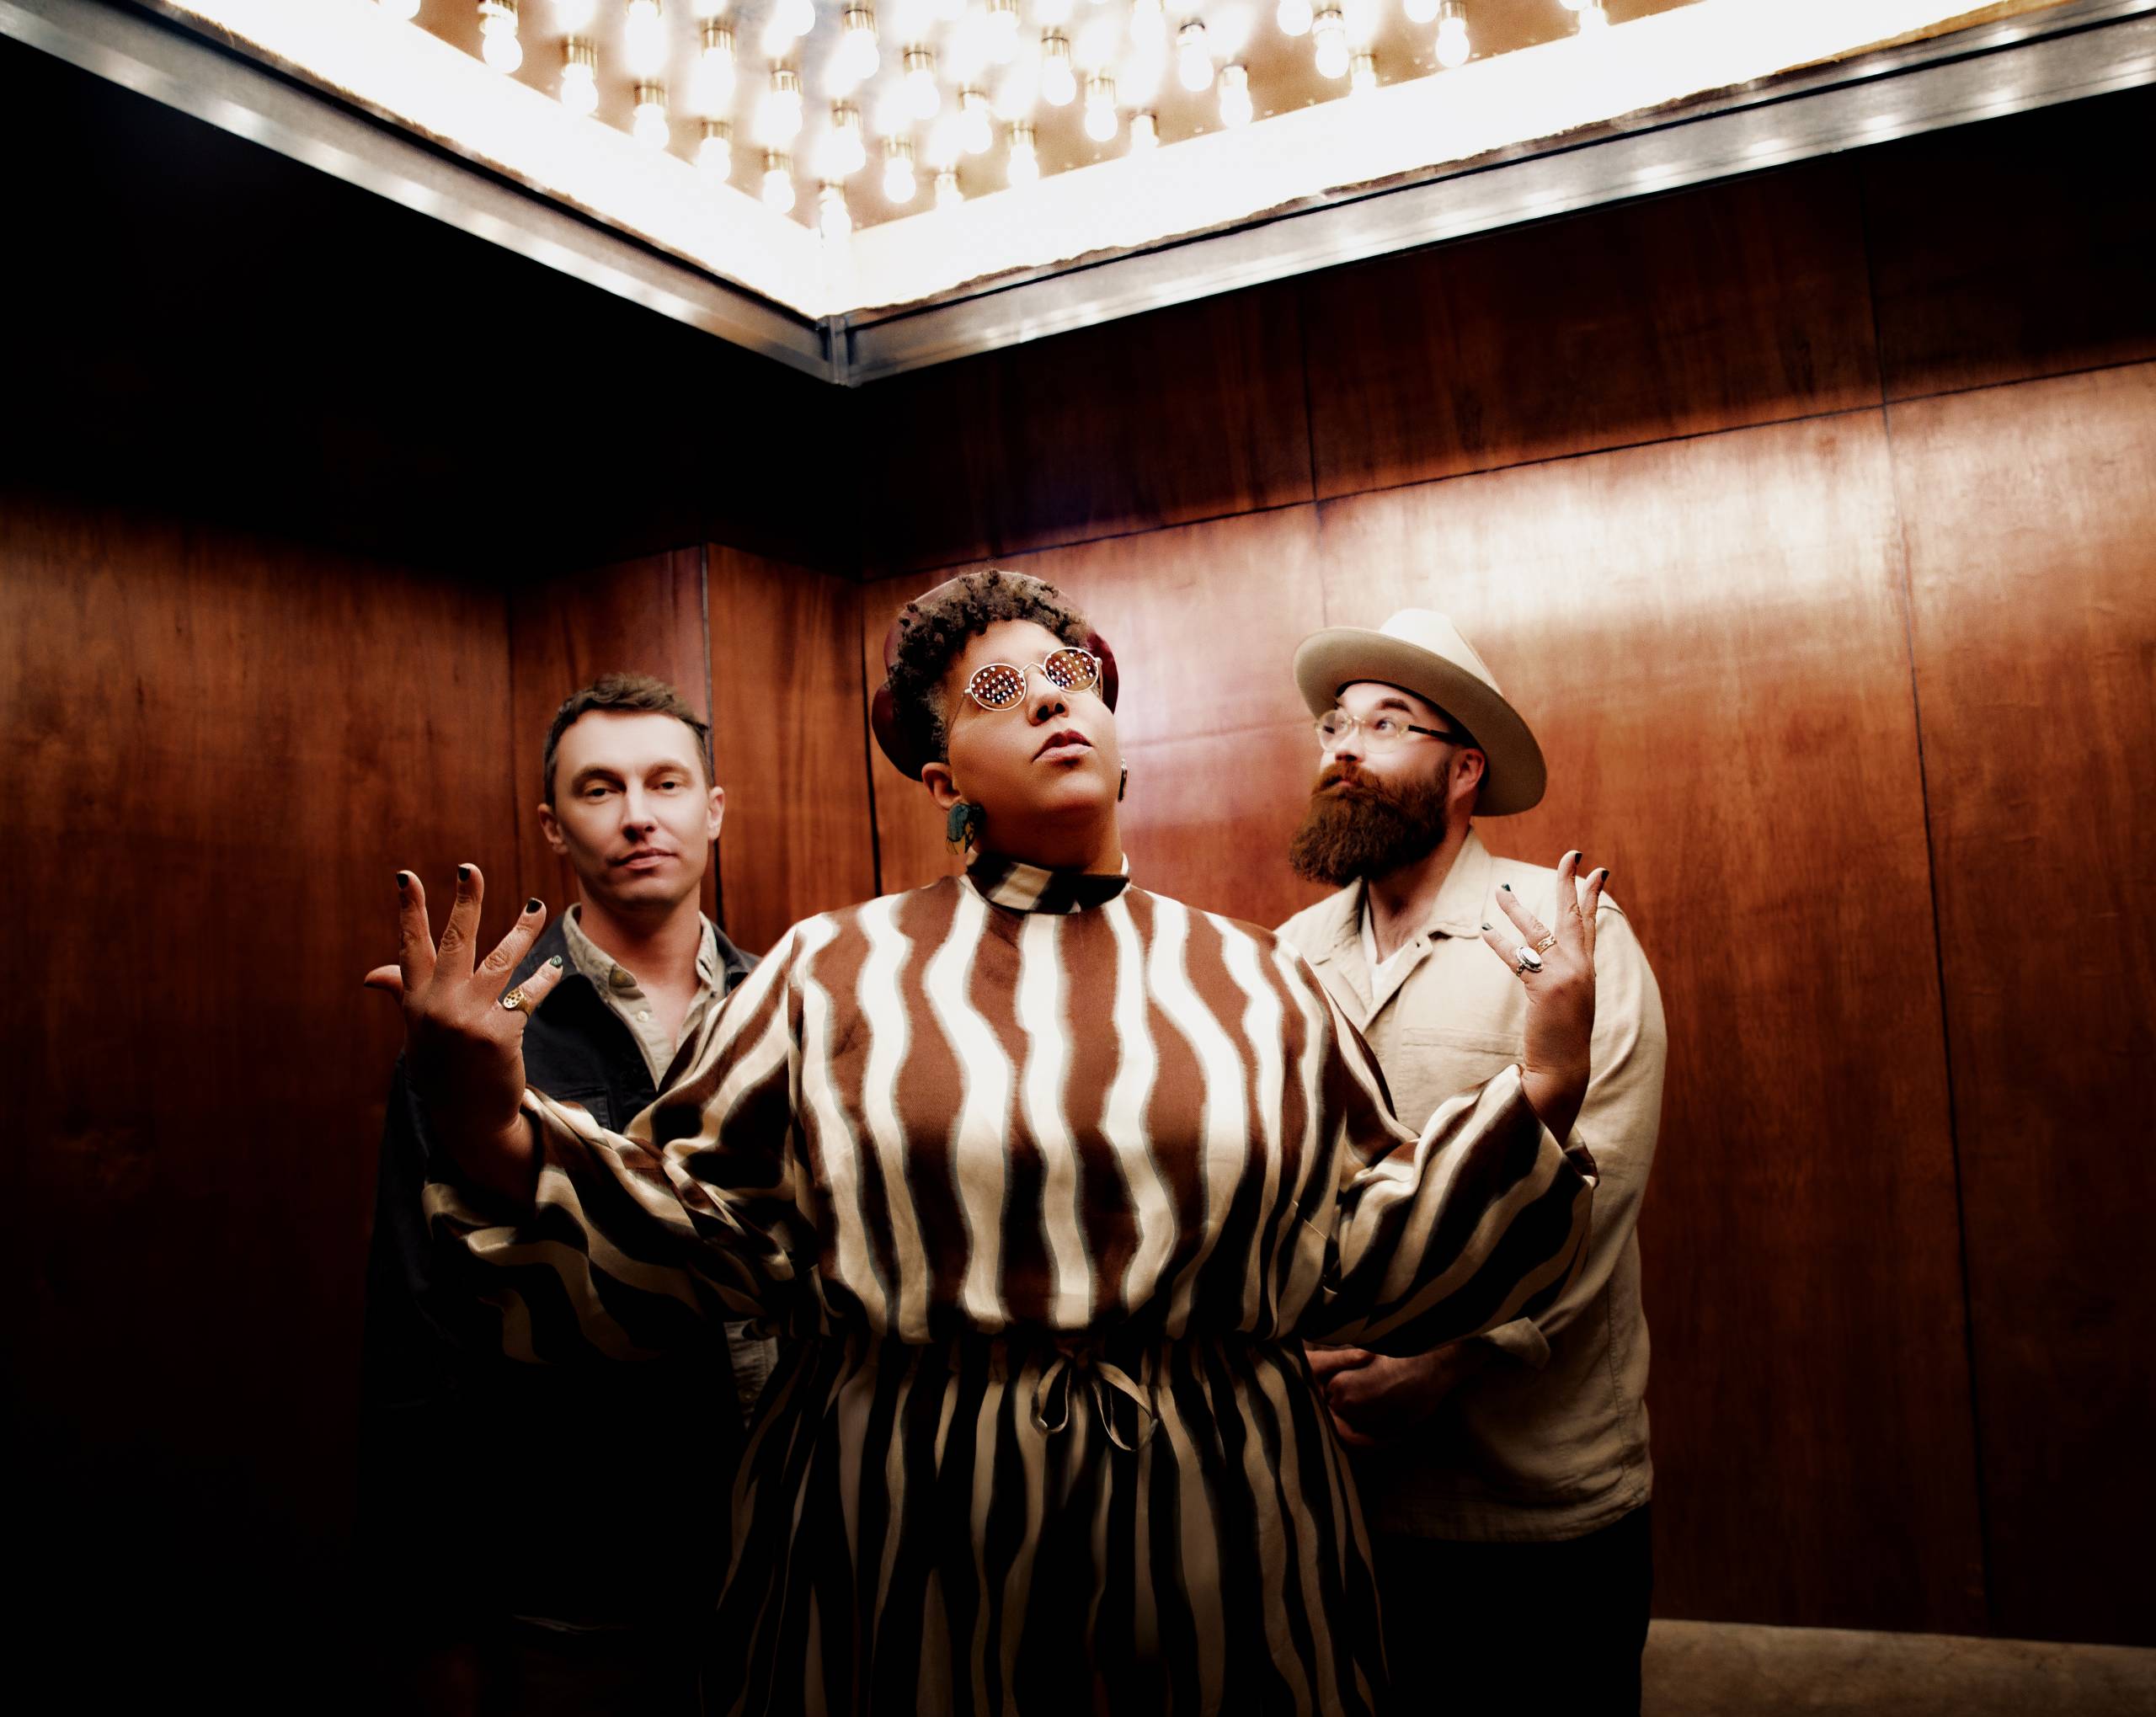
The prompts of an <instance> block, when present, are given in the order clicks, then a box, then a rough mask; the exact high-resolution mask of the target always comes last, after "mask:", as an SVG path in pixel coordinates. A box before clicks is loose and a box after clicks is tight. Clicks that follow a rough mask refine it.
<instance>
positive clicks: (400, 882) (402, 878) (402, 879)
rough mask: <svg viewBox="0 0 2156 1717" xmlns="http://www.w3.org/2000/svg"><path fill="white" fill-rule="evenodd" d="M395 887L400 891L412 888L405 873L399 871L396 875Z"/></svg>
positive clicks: (409, 879) (410, 881)
mask: <svg viewBox="0 0 2156 1717" xmlns="http://www.w3.org/2000/svg"><path fill="white" fill-rule="evenodd" d="M397 886H398V888H399V889H400V890H401V889H404V888H410V887H411V886H412V878H411V877H410V875H409V874H408V872H403V871H399V872H398V873H397Z"/></svg>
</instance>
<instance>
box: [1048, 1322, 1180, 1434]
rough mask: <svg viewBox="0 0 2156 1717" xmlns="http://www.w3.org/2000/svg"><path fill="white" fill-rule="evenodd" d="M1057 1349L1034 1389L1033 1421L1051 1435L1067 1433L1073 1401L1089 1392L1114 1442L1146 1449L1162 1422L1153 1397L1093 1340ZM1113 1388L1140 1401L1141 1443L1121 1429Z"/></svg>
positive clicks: (1102, 1422)
mask: <svg viewBox="0 0 2156 1717" xmlns="http://www.w3.org/2000/svg"><path fill="white" fill-rule="evenodd" d="M1055 1350H1056V1351H1055V1357H1054V1358H1053V1359H1051V1360H1049V1362H1048V1363H1047V1364H1046V1365H1045V1366H1043V1368H1041V1380H1040V1382H1039V1383H1038V1384H1035V1385H1034V1387H1033V1423H1034V1424H1035V1425H1036V1426H1038V1427H1039V1428H1040V1429H1041V1430H1043V1431H1045V1432H1048V1433H1049V1436H1051V1437H1053V1436H1054V1435H1055V1433H1056V1432H1059V1431H1061V1430H1063V1429H1064V1428H1065V1426H1068V1425H1069V1424H1070V1397H1071V1395H1072V1394H1073V1393H1074V1392H1075V1390H1076V1389H1080V1388H1083V1389H1085V1391H1086V1394H1089V1395H1091V1397H1092V1401H1093V1409H1094V1410H1095V1411H1096V1412H1097V1413H1098V1414H1099V1415H1100V1418H1101V1428H1102V1430H1104V1431H1106V1432H1107V1434H1108V1441H1109V1442H1112V1443H1113V1444H1114V1445H1115V1446H1116V1447H1117V1448H1119V1449H1122V1450H1123V1451H1124V1452H1125V1453H1129V1454H1135V1453H1137V1452H1138V1451H1139V1449H1140V1448H1144V1447H1145V1439H1146V1438H1148V1437H1150V1436H1151V1435H1152V1434H1153V1427H1154V1425H1155V1422H1156V1421H1157V1419H1158V1415H1157V1413H1156V1411H1155V1408H1154V1405H1153V1398H1152V1395H1151V1394H1150V1392H1148V1391H1147V1390H1146V1389H1144V1388H1143V1387H1142V1386H1141V1385H1140V1384H1139V1383H1138V1381H1137V1380H1136V1379H1135V1378H1133V1377H1132V1376H1131V1375H1130V1373H1129V1372H1127V1371H1125V1370H1124V1369H1123V1368H1122V1367H1121V1366H1119V1365H1114V1364H1111V1363H1110V1362H1108V1361H1107V1360H1106V1359H1103V1358H1102V1357H1101V1352H1100V1349H1099V1347H1098V1346H1097V1345H1096V1344H1094V1343H1092V1342H1086V1341H1073V1342H1064V1341H1059V1342H1057V1343H1056V1344H1055ZM1111 1389H1115V1390H1119V1391H1121V1392H1122V1393H1123V1394H1125V1395H1128V1396H1129V1398H1130V1399H1131V1400H1133V1401H1134V1402H1135V1403H1137V1405H1138V1441H1137V1442H1129V1441H1128V1440H1126V1439H1125V1438H1124V1437H1123V1433H1122V1432H1120V1431H1118V1430H1117V1429H1116V1423H1115V1412H1114V1402H1113V1399H1112V1398H1111V1397H1110V1395H1109V1393H1108V1392H1109V1391H1110V1390H1111ZM1051 1414H1053V1415H1054V1418H1053V1420H1051V1418H1050V1415H1051Z"/></svg>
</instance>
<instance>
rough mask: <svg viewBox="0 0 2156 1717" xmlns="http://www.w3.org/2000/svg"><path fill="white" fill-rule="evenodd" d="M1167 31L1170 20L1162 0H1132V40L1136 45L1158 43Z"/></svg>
mask: <svg viewBox="0 0 2156 1717" xmlns="http://www.w3.org/2000/svg"><path fill="white" fill-rule="evenodd" d="M1167 33H1168V20H1167V17H1166V13H1163V12H1162V11H1161V0H1130V40H1131V41H1132V43H1133V44H1134V45H1137V46H1141V47H1142V46H1145V45H1147V44H1149V43H1158V42H1160V41H1162V40H1165V39H1166V35H1167Z"/></svg>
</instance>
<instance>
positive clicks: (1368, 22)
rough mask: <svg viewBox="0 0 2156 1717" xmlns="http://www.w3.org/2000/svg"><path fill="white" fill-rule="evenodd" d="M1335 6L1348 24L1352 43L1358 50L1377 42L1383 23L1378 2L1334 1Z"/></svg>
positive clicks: (1369, 0)
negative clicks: (1379, 29) (1379, 28)
mask: <svg viewBox="0 0 2156 1717" xmlns="http://www.w3.org/2000/svg"><path fill="white" fill-rule="evenodd" d="M1333 4H1334V5H1336V6H1337V7H1338V8H1340V15H1341V16H1342V18H1343V19H1346V20H1347V22H1348V40H1349V41H1350V42H1352V43H1353V44H1354V45H1356V46H1357V47H1358V48H1367V47H1368V46H1369V45H1370V44H1371V43H1372V42H1373V41H1374V40H1377V34H1378V25H1379V24H1380V23H1381V22H1382V21H1383V19H1382V16H1381V14H1380V12H1379V10H1378V0H1333Z"/></svg>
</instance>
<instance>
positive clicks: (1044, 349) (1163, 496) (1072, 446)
mask: <svg viewBox="0 0 2156 1717" xmlns="http://www.w3.org/2000/svg"><path fill="white" fill-rule="evenodd" d="M1002 358H1003V366H1004V367H1003V380H1002V425H1003V432H1002V435H1001V437H1000V448H1001V451H1000V454H999V457H998V461H997V463H996V465H995V472H996V478H995V481H996V485H997V499H996V508H997V510H998V513H999V515H1001V516H1000V521H999V526H998V536H997V539H996V542H995V550H996V552H998V553H1000V554H1006V555H1009V554H1016V553H1018V552H1022V551H1023V550H1026V549H1031V548H1040V547H1047V546H1048V545H1049V544H1052V543H1060V542H1075V541H1083V540H1086V539H1088V538H1091V537H1097V536H1116V535H1118V534H1120V533H1123V532H1128V531H1147V530H1151V529H1153V528H1154V527H1155V526H1158V525H1182V524H1187V523H1188V522H1190V521H1191V520H1197V519H1210V518H1217V517H1220V516H1223V515H1228V514H1233V513H1247V512H1251V511H1254V510H1256V509H1259V508H1263V507H1277V506H1283V505H1285V504H1289V503H1290V502H1294V501H1306V500H1308V499H1310V433H1309V426H1308V423H1307V420H1306V418H1305V411H1304V397H1303V349H1302V335H1301V330H1300V326H1299V318H1298V314H1297V310H1296V301H1295V289H1294V285H1292V284H1289V285H1280V286H1265V287H1260V288H1258V289H1257V290H1255V291H1246V292H1238V293H1235V294H1233V295H1231V296H1227V297H1222V298H1209V299H1206V300H1204V301H1202V302H1199V303H1195V304H1185V305H1179V306H1177V307H1174V308H1172V309H1168V310H1160V311H1155V312H1152V313H1151V314H1150V315H1147V316H1140V317H1131V318H1129V320H1126V321H1122V322H1115V323H1106V324H1104V325H1102V326H1101V327H1098V328H1084V329H1081V330H1079V331H1078V332H1076V333H1066V334H1060V335H1058V336H1057V337H1056V338H1055V339H1049V340H1041V341H1038V342H1036V343H1034V344H1027V345H1021V346H1014V347H1011V349H1009V350H1008V351H1006V352H1005V353H1004V354H1003V355H1002ZM979 427H980V426H979V425H961V426H958V431H959V432H960V433H968V434H971V433H978V432H979Z"/></svg>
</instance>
